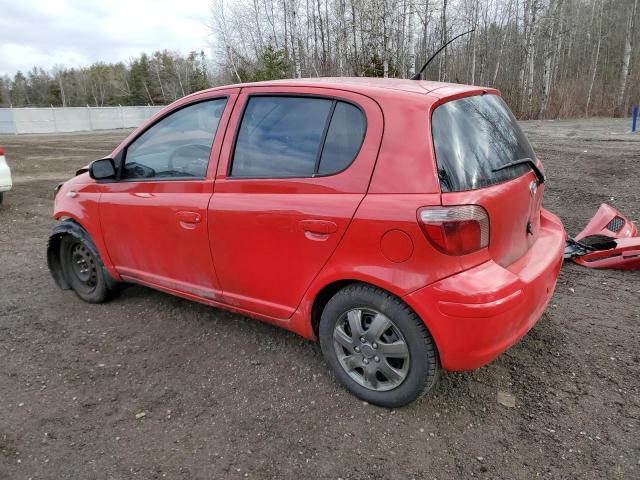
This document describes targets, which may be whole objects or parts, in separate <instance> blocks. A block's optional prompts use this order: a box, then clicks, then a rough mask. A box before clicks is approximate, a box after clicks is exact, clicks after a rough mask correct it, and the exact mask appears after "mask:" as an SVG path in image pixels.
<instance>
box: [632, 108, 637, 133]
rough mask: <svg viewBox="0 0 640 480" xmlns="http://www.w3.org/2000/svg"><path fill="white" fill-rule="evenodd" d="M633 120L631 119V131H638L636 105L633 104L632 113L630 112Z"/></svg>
mask: <svg viewBox="0 0 640 480" xmlns="http://www.w3.org/2000/svg"><path fill="white" fill-rule="evenodd" d="M631 115H632V117H633V120H632V121H631V133H635V132H637V131H638V105H634V106H633V113H632V114H631Z"/></svg>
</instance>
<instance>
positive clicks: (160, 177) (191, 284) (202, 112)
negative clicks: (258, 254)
mask: <svg viewBox="0 0 640 480" xmlns="http://www.w3.org/2000/svg"><path fill="white" fill-rule="evenodd" d="M236 92H237V89H236V90H235V91H228V92H224V93H220V94H218V93H216V96H215V97H211V98H206V97H205V98H202V97H196V98H195V99H192V100H191V101H189V100H186V102H185V103H183V104H181V105H180V106H178V107H176V108H175V109H174V110H172V111H171V112H169V113H167V114H166V115H164V116H162V117H161V118H160V119H159V120H157V121H156V122H155V123H153V124H152V125H150V126H149V127H148V128H146V129H145V130H143V131H142V132H140V134H139V135H137V136H136V138H134V139H132V140H131V141H130V142H128V143H127V144H126V146H125V147H124V148H123V149H122V150H121V151H120V152H119V153H118V154H117V155H116V157H117V158H116V163H118V164H119V165H120V168H119V169H118V179H117V180H116V181H109V182H106V183H103V184H102V185H101V188H102V195H101V198H100V221H101V226H102V230H103V236H104V240H105V243H106V247H107V251H108V254H109V257H110V259H111V261H112V263H113V265H114V266H115V268H116V270H117V271H118V273H119V274H120V275H121V276H122V277H123V278H124V279H125V280H133V281H137V282H140V283H147V284H151V285H153V286H159V287H162V288H165V289H168V290H171V291H175V292H181V293H186V294H190V295H195V296H200V297H205V298H210V299H219V298H220V286H219V283H218V280H217V277H216V275H215V270H214V267H213V261H212V259H211V253H210V249H209V238H208V231H207V214H206V212H207V206H208V204H209V200H210V199H211V195H212V193H213V182H214V176H215V171H216V167H217V161H218V157H219V152H220V147H221V145H222V139H223V137H224V127H225V126H226V124H227V121H228V117H229V115H230V113H231V111H232V109H233V104H234V101H235V99H236V97H237V95H236Z"/></svg>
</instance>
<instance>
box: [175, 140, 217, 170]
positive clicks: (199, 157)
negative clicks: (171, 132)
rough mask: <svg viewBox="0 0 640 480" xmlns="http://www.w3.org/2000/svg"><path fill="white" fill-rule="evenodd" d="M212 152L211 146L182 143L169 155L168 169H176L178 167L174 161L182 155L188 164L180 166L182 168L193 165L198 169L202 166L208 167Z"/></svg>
mask: <svg viewBox="0 0 640 480" xmlns="http://www.w3.org/2000/svg"><path fill="white" fill-rule="evenodd" d="M210 152H211V147H208V146H206V145H200V144H198V143H192V144H189V145H182V146H180V147H178V148H176V149H175V150H174V151H173V152H172V153H171V155H170V156H169V160H168V161H167V170H169V171H172V170H176V167H174V161H175V160H176V159H178V158H180V157H182V160H183V161H186V165H185V166H184V167H182V166H180V168H185V167H189V166H192V167H194V169H198V170H199V169H201V168H202V167H204V168H205V169H206V166H207V163H209V153H210Z"/></svg>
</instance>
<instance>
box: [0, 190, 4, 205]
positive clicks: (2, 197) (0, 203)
mask: <svg viewBox="0 0 640 480" xmlns="http://www.w3.org/2000/svg"><path fill="white" fill-rule="evenodd" d="M3 201H4V192H0V205H2V202H3Z"/></svg>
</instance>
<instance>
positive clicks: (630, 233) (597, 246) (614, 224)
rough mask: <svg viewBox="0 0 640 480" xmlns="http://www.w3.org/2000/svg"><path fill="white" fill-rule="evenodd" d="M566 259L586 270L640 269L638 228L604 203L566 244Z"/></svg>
mask: <svg viewBox="0 0 640 480" xmlns="http://www.w3.org/2000/svg"><path fill="white" fill-rule="evenodd" d="M567 248H568V249H571V248H573V249H574V250H573V251H569V253H568V254H567V256H570V257H571V259H572V260H573V261H574V262H575V263H577V264H579V265H582V266H585V267H589V268H613V269H617V270H635V269H639V268H640V237H639V236H638V227H636V225H635V224H634V223H632V222H631V221H630V220H628V219H627V218H625V217H624V216H623V215H622V214H621V213H620V212H619V211H617V210H616V209H615V208H613V207H612V206H611V205H608V204H606V203H603V204H602V205H600V208H598V211H597V212H596V214H595V215H594V216H593V218H591V220H589V223H588V224H587V226H586V227H585V228H584V229H583V230H582V231H581V232H580V233H579V234H578V235H576V237H575V239H574V240H573V241H570V242H569V244H568V247H567Z"/></svg>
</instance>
